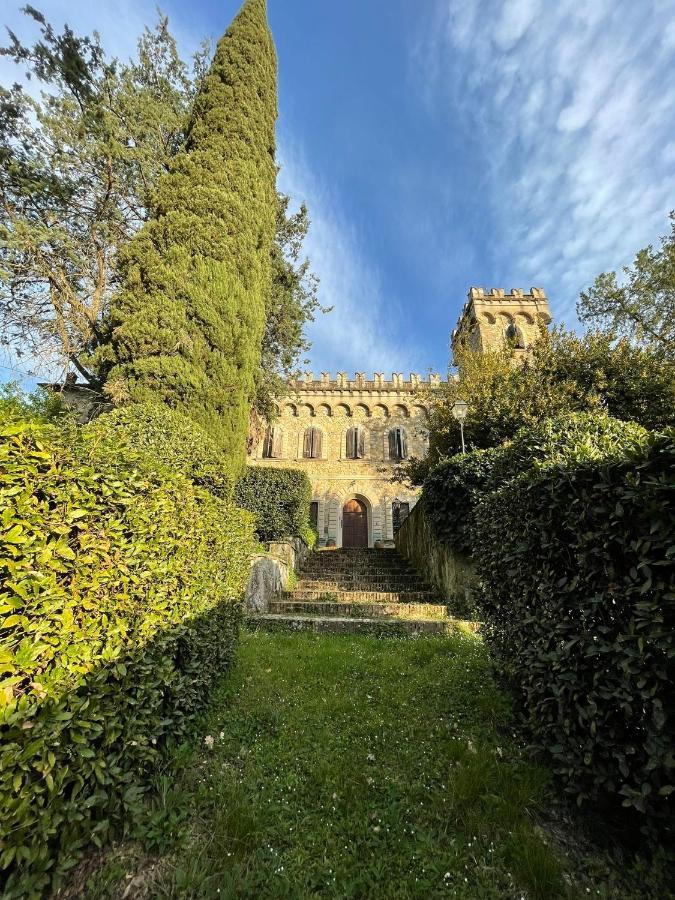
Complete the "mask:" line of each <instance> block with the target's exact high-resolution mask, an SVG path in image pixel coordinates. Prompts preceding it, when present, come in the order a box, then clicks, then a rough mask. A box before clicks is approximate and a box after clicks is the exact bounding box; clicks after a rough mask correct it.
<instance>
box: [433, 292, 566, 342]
mask: <svg viewBox="0 0 675 900" xmlns="http://www.w3.org/2000/svg"><path fill="white" fill-rule="evenodd" d="M552 321H553V320H552V317H551V310H550V308H549V305H548V298H547V297H546V293H545V291H544V290H543V288H534V287H533V288H531V289H530V292H529V294H526V293H525V292H524V291H522V290H519V289H518V288H513V290H512V291H511V293H510V294H507V293H506V292H505V291H504V290H503V289H502V288H492V290H491V291H489V292H486V291H485V290H484V289H483V288H479V287H472V288H470V289H469V294H468V297H467V301H466V303H465V304H464V308H463V309H462V314H461V315H460V317H459V321H458V322H457V327H456V328H455V330H454V331H453V332H452V340H451V347H452V352H453V355H454V354H455V352H456V350H457V348H458V347H459V346H462V345H466V346H468V347H470V348H471V349H473V350H495V349H497V348H498V347H503V346H504V345H505V344H507V345H510V346H511V347H512V348H513V349H514V351H515V353H516V355H517V356H525V355H527V354H528V353H529V352H530V350H531V347H532V345H533V344H534V342H535V341H536V340H537V338H538V337H539V333H540V327H541V325H542V324H543V325H545V326H548V325H550V324H551V322H552Z"/></svg>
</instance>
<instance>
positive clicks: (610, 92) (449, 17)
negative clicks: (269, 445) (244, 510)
mask: <svg viewBox="0 0 675 900" xmlns="http://www.w3.org/2000/svg"><path fill="white" fill-rule="evenodd" d="M34 2H35V5H37V6H38V8H40V9H41V10H42V11H43V12H45V13H46V14H47V16H48V18H49V19H50V20H51V21H52V22H53V23H54V24H55V25H61V24H63V22H64V21H68V22H69V24H71V25H72V26H73V27H75V28H76V29H77V30H82V31H84V30H86V31H90V30H92V29H94V28H96V29H97V30H98V31H99V32H100V34H101V36H102V40H103V43H104V45H105V46H106V47H107V48H109V49H110V51H111V52H112V53H114V54H116V55H121V56H126V55H127V54H128V53H129V52H130V50H131V48H132V47H133V44H134V41H135V38H136V36H137V35H138V33H139V32H140V31H141V29H142V26H143V24H145V23H148V22H152V21H153V20H154V15H155V13H154V9H155V2H154V0H134V2H131V0H120V2H113V0H109V2H107V3H106V4H105V6H104V5H103V4H97V3H92V2H91V0H87V2H84V0H68V2H65V0H42V2H39V0H34ZM19 5H20V3H16V4H14V3H13V2H7V0H5V3H4V4H3V15H2V17H0V18H1V20H2V21H3V22H4V23H6V24H10V25H12V26H13V27H17V28H20V31H21V32H22V33H25V27H24V26H20V24H19V23H20V21H21V16H20V15H19V13H18V7H19ZM238 6H239V3H238V0H221V2H218V3H216V2H211V0H193V2H190V3H186V2H184V0H183V2H181V0H170V2H166V0H165V2H163V3H162V4H161V7H162V9H163V10H164V11H165V12H167V13H168V14H169V16H170V20H171V24H172V28H173V30H174V33H175V34H176V36H177V37H178V39H179V43H180V45H181V48H182V50H183V51H184V52H185V53H188V52H191V51H192V49H194V48H195V47H196V46H197V44H198V43H199V41H200V39H201V38H202V37H204V36H212V37H214V38H217V37H218V36H219V35H220V34H221V33H222V31H223V30H224V28H225V27H226V26H227V24H228V22H229V21H230V19H231V18H232V16H233V15H234V13H235V12H236V9H237V8H238ZM269 9H270V21H271V25H272V28H273V31H274V36H275V39H276V43H277V48H278V53H279V63H280V85H279V90H280V119H279V125H278V139H279V159H280V162H281V164H282V166H283V170H282V174H281V179H280V186H281V188H282V189H283V190H286V191H287V192H288V193H290V194H291V195H292V196H293V198H294V199H295V200H296V201H299V200H301V199H304V200H306V202H307V204H308V206H309V209H310V215H311V217H312V220H313V226H312V232H311V235H310V238H309V241H308V246H307V249H308V252H309V255H310V256H311V258H312V262H313V267H314V270H315V271H316V272H317V274H318V275H319V276H320V278H321V299H322V301H323V302H324V303H325V304H326V305H332V306H334V311H333V312H332V313H331V314H330V315H328V316H324V317H321V318H320V319H319V320H318V321H317V322H316V323H315V325H313V326H312V327H311V329H310V338H311V339H312V341H313V348H312V351H311V362H310V365H309V366H307V368H309V369H312V370H313V371H314V372H315V373H318V372H321V371H330V372H336V371H338V370H345V371H348V372H354V371H365V372H373V371H382V372H385V373H390V372H392V371H402V372H410V371H425V370H427V369H428V368H429V367H431V368H433V369H434V370H436V371H441V372H443V371H445V369H446V368H447V361H448V338H449V334H450V331H451V329H452V328H453V327H454V324H455V322H456V320H457V317H458V315H459V312H460V309H461V307H462V304H463V302H464V300H465V297H466V292H467V290H468V288H469V286H471V285H480V286H483V287H486V288H490V287H504V288H506V289H507V290H508V289H510V288H512V287H522V288H526V289H527V288H529V287H531V286H533V285H534V286H538V287H539V286H540V287H544V288H545V289H546V291H547V293H548V295H549V298H550V301H551V306H552V310H553V314H554V316H555V318H556V319H558V320H562V321H565V322H566V323H568V324H569V325H572V326H575V325H576V320H575V315H574V308H575V303H576V299H577V297H578V294H579V291H580V290H581V289H583V288H584V287H586V286H587V285H589V284H590V283H591V282H592V281H593V279H594V277H595V275H596V274H598V273H599V272H601V271H603V270H607V269H616V268H618V267H620V266H621V265H623V264H625V263H627V262H629V261H630V260H631V259H632V257H633V255H634V253H635V251H636V250H637V249H638V248H640V247H642V246H644V245H645V244H647V243H650V242H655V241H657V240H658V237H659V235H662V234H664V233H665V232H666V231H667V230H668V224H667V214H668V211H669V210H670V209H671V208H673V207H675V3H674V2H673V0H586V2H585V3H582V2H579V0H556V2H552V0H365V2H364V0H341V2H339V3H334V2H333V3H329V2H316V0H269ZM8 69H9V64H8V63H7V61H4V60H0V77H1V78H2V80H3V82H4V81H5V80H6V78H7V76H8V74H9V72H8Z"/></svg>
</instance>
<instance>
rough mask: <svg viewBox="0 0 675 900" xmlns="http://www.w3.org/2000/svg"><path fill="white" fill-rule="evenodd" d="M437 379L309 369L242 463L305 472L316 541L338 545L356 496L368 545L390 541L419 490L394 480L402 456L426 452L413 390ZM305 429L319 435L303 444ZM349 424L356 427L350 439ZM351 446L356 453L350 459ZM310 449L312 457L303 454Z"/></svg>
mask: <svg viewBox="0 0 675 900" xmlns="http://www.w3.org/2000/svg"><path fill="white" fill-rule="evenodd" d="M440 383H441V379H440V376H438V375H431V376H430V379H429V380H427V381H425V380H423V379H422V378H421V377H420V376H419V375H414V374H413V375H410V377H409V378H408V379H407V380H406V379H404V377H403V375H401V374H394V375H393V376H392V378H391V380H385V378H384V376H383V375H380V374H376V375H374V376H373V378H372V379H368V378H366V376H365V375H363V374H357V375H356V376H355V378H354V379H349V378H348V377H347V375H346V373H339V374H338V376H337V378H331V377H330V375H328V374H326V373H324V374H322V376H321V378H320V379H319V380H315V379H314V376H313V375H312V373H308V374H307V375H306V376H305V378H304V379H303V380H301V381H297V382H294V383H293V384H292V385H290V391H289V396H288V398H287V399H286V400H285V401H284V402H283V403H282V404H281V408H280V410H279V418H278V419H277V421H276V422H275V423H274V426H273V428H274V432H273V433H271V434H268V435H267V436H266V437H265V438H263V439H261V440H260V441H259V442H258V444H257V446H255V447H254V448H253V449H252V452H251V454H250V456H249V464H251V465H256V466H277V467H279V466H282V467H287V468H298V469H303V470H304V471H305V472H307V474H308V475H309V478H310V481H311V483H312V489H313V503H314V504H316V505H315V506H314V509H313V513H314V516H315V522H316V527H317V531H318V533H319V541H320V543H321V544H322V545H328V546H336V547H342V546H343V545H344V542H345V541H344V534H343V532H344V526H345V516H346V515H349V510H347V511H346V510H345V507H346V505H347V504H349V503H350V501H358V503H359V504H360V506H361V508H362V509H363V510H364V511H365V516H364V517H365V520H366V527H367V546H368V547H374V546H375V545H376V544H382V543H384V544H387V543H391V542H392V541H393V539H394V530H395V528H396V527H397V526H398V524H399V522H402V521H403V519H404V518H405V515H406V513H407V512H408V511H409V510H411V509H412V508H413V506H414V505H415V503H416V502H417V499H418V496H419V491H418V490H415V489H411V488H409V487H406V486H405V485H404V484H402V483H401V482H400V481H398V480H396V479H395V473H396V468H397V466H399V465H400V462H401V458H400V457H401V456H403V457H404V458H409V457H411V456H416V457H421V456H424V454H425V453H426V450H427V410H426V407H425V406H424V402H423V401H422V400H421V399H420V398H419V396H418V390H419V389H420V388H422V387H427V388H428V387H429V386H431V387H432V388H433V387H434V386H436V387H437V386H439V385H440ZM312 428H313V429H316V430H317V431H318V433H319V434H320V438H318V440H315V441H314V443H313V445H311V446H310V444H311V442H308V439H307V433H308V429H312ZM352 429H358V432H357V435H358V438H357V439H356V440H355V438H354V431H352ZM350 431H352V436H351V438H350ZM357 448H358V449H357ZM355 449H356V450H357V453H358V456H357V457H356V458H353V457H354V451H355ZM312 451H314V453H315V454H316V455H315V457H313V458H312V457H308V455H307V454H308V453H311V452H312ZM365 545H366V540H365V539H364V542H363V544H362V546H365Z"/></svg>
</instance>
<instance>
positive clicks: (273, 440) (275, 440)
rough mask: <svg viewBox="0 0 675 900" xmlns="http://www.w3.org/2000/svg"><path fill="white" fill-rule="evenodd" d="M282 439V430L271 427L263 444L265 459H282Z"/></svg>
mask: <svg viewBox="0 0 675 900" xmlns="http://www.w3.org/2000/svg"><path fill="white" fill-rule="evenodd" d="M281 438H282V435H281V428H279V427H278V426H274V425H270V427H269V428H268V429H267V433H266V434H265V440H264V442H263V459H280V457H281Z"/></svg>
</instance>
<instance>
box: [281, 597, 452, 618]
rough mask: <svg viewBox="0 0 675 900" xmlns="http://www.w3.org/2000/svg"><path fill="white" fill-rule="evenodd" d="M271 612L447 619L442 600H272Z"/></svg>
mask: <svg viewBox="0 0 675 900" xmlns="http://www.w3.org/2000/svg"><path fill="white" fill-rule="evenodd" d="M268 612H269V613H273V614H274V615H303V616H319V617H320V618H326V617H328V618H337V617H340V616H345V617H347V618H350V619H426V620H429V619H451V618H453V616H451V614H450V612H449V610H448V607H447V605H446V604H445V603H332V602H330V601H325V600H323V601H317V602H312V601H307V600H272V601H271V602H270V605H269V610H268Z"/></svg>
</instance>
